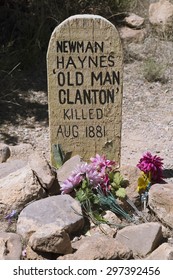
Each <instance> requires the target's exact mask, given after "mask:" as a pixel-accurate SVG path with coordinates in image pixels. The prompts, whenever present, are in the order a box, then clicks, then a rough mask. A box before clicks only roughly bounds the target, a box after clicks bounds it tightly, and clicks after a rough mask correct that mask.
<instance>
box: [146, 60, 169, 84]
mask: <svg viewBox="0 0 173 280" xmlns="http://www.w3.org/2000/svg"><path fill="white" fill-rule="evenodd" d="M165 70H166V69H165V65H163V64H162V63H160V62H157V61H156V60H155V58H153V57H149V58H147V59H146V60H145V61H144V64H143V75H144V77H145V79H146V80H147V81H148V82H158V81H159V82H161V83H166V81H167V80H166V77H165Z"/></svg>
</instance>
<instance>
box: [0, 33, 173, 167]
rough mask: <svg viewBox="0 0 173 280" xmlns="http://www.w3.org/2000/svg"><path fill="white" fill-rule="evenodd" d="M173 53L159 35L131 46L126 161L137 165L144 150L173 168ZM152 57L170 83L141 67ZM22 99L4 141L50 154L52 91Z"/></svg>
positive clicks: (125, 123)
mask: <svg viewBox="0 0 173 280" xmlns="http://www.w3.org/2000/svg"><path fill="white" fill-rule="evenodd" d="M172 53H173V43H172V42H166V41H159V40H158V39H155V38H147V39H146V40H145V42H144V44H130V45H128V46H126V51H125V56H126V60H127V59H128V63H125V65H124V93H123V117H122V154H121V158H122V160H121V163H122V164H128V165H136V164H137V163H138V160H139V158H140V157H141V155H142V154H143V153H144V152H145V151H151V152H152V153H154V154H158V155H159V156H160V157H162V158H164V166H165V168H167V169H173V95H172V92H173V76H172V72H173V71H172V70H173V62H172ZM149 56H154V57H155V58H156V59H157V60H158V61H159V63H160V64H161V65H163V67H165V68H164V70H165V75H166V78H167V82H166V83H165V84H162V83H160V82H148V81H146V80H145V78H144V75H143V71H142V69H143V63H144V60H145V59H146V57H149ZM20 97H21V98H24V99H25V102H24V103H23V104H22V108H21V105H20V104H19V105H20V106H18V105H15V104H11V107H12V108H13V110H12V113H11V118H10V119H6V120H4V121H3V122H1V134H0V142H5V143H8V144H10V145H13V144H18V143H21V142H25V143H31V144H32V145H33V147H34V148H36V149H37V150H41V151H44V152H45V153H46V156H48V157H49V132H48V116H47V93H46V92H43V91H33V90H31V91H28V92H25V93H24V92H21V93H20ZM20 100H21V99H19V103H20ZM28 108H30V109H29V110H28ZM21 110H22V111H21ZM14 111H15V115H14V116H13V112H14ZM26 112H27V115H26ZM14 119H15V121H14Z"/></svg>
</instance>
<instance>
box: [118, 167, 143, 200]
mask: <svg viewBox="0 0 173 280" xmlns="http://www.w3.org/2000/svg"><path fill="white" fill-rule="evenodd" d="M120 172H121V174H122V176H123V178H124V179H125V180H127V181H128V183H129V185H128V186H127V188H126V193H127V196H128V197H129V198H130V200H131V201H132V202H133V203H137V202H138V200H139V194H138V192H137V182H138V178H139V176H140V175H141V171H140V170H139V168H137V167H135V166H130V165H123V166H121V168H120Z"/></svg>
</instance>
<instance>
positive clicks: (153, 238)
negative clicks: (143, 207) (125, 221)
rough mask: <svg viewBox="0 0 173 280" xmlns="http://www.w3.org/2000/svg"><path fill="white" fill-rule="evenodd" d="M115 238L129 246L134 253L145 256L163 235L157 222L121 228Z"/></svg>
mask: <svg viewBox="0 0 173 280" xmlns="http://www.w3.org/2000/svg"><path fill="white" fill-rule="evenodd" d="M115 239H116V240H117V241H119V242H121V243H122V244H125V245H126V246H127V247H128V248H130V249H131V250H132V251H133V253H134V255H138V256H140V257H141V256H142V257H145V256H146V255H147V254H149V253H150V252H152V251H153V250H154V249H156V248H157V247H158V246H159V245H160V244H161V242H162V239H163V236H162V229H161V225H160V224H159V223H144V224H140V225H133V226H128V227H125V228H123V229H121V230H120V231H118V233H117V236H116V238H115Z"/></svg>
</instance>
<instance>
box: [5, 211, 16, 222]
mask: <svg viewBox="0 0 173 280" xmlns="http://www.w3.org/2000/svg"><path fill="white" fill-rule="evenodd" d="M16 216H17V211H16V210H12V211H11V213H10V214H8V215H7V216H5V218H4V219H6V220H8V222H9V223H11V220H12V219H13V218H16Z"/></svg>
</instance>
